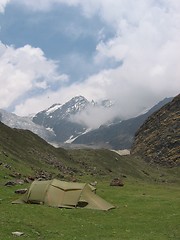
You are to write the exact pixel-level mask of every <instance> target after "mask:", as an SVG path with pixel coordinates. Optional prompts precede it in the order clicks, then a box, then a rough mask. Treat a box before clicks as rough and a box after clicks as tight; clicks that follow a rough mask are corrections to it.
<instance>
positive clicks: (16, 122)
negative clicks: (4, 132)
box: [0, 109, 54, 141]
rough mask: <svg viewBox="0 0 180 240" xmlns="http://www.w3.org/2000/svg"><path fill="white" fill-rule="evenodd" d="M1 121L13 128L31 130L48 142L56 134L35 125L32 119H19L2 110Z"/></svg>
mask: <svg viewBox="0 0 180 240" xmlns="http://www.w3.org/2000/svg"><path fill="white" fill-rule="evenodd" d="M0 121H1V122H2V123H4V124H6V125H7V126H9V127H11V128H18V129H26V130H30V131H31V132H33V133H35V134H37V135H39V136H40V137H41V138H43V139H45V140H47V141H50V140H53V139H54V133H53V132H52V131H50V130H48V129H46V128H44V127H43V126H40V125H38V124H35V123H34V122H33V121H32V119H31V118H30V117H19V116H17V115H15V114H13V113H9V112H7V111H5V110H2V109H0Z"/></svg>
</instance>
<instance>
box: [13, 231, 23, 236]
mask: <svg viewBox="0 0 180 240" xmlns="http://www.w3.org/2000/svg"><path fill="white" fill-rule="evenodd" d="M12 235H14V236H17V237H20V236H22V235H24V233H23V232H12Z"/></svg>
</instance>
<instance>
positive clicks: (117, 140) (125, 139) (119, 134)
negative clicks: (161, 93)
mask: <svg viewBox="0 0 180 240" xmlns="http://www.w3.org/2000/svg"><path fill="white" fill-rule="evenodd" d="M171 100H172V98H165V99H164V100H163V101H161V102H159V103H158V104H157V105H155V106H154V107H152V108H151V109H150V110H149V111H148V112H146V113H144V114H142V115H140V116H137V117H134V118H131V119H128V120H124V121H122V122H120V123H116V124H112V125H110V126H101V127H100V128H99V129H96V130H93V131H90V132H88V133H86V134H83V135H81V136H79V137H77V138H76V139H75V140H74V141H73V143H74V144H87V145H100V146H103V147H108V148H112V149H130V148H131V145H132V143H133V139H134V135H135V133H136V131H137V130H138V128H139V127H140V126H141V125H142V124H143V123H144V121H145V120H146V119H147V118H148V117H149V116H150V115H151V114H152V113H153V112H155V111H157V110H158V109H160V108H161V107H162V106H164V105H165V104H166V103H168V102H170V101H171Z"/></svg>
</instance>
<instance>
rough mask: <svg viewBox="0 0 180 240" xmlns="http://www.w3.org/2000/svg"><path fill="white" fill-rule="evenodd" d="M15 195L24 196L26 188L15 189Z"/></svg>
mask: <svg viewBox="0 0 180 240" xmlns="http://www.w3.org/2000/svg"><path fill="white" fill-rule="evenodd" d="M14 192H15V193H17V194H24V193H26V192H27V188H23V189H17V190H15V191H14Z"/></svg>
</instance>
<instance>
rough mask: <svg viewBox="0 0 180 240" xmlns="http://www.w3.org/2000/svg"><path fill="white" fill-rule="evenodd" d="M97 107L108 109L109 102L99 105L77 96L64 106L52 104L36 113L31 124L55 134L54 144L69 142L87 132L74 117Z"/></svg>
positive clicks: (83, 124) (85, 126)
mask: <svg viewBox="0 0 180 240" xmlns="http://www.w3.org/2000/svg"><path fill="white" fill-rule="evenodd" d="M98 106H101V107H104V108H109V107H111V102H110V101H109V100H104V101H102V102H101V103H96V102H94V101H92V102H89V101H88V100H87V99H86V98H84V97H83V96H77V97H74V98H72V99H71V100H70V101H68V102H66V103H65V104H54V105H52V106H51V107H50V108H48V109H46V110H44V111H41V112H39V113H37V114H36V115H35V116H34V118H33V122H34V123H36V124H39V125H41V126H44V127H45V128H46V129H51V130H52V131H53V132H54V133H55V141H56V142H60V143H63V142H66V141H69V142H71V141H72V139H74V138H76V137H77V136H79V135H81V134H83V133H85V132H86V131H87V130H88V127H87V125H86V124H85V123H83V122H81V123H80V122H78V121H75V120H74V117H75V116H77V115H78V114H80V113H82V112H83V111H86V110H88V109H90V108H93V107H96V108H97V107H98Z"/></svg>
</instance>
